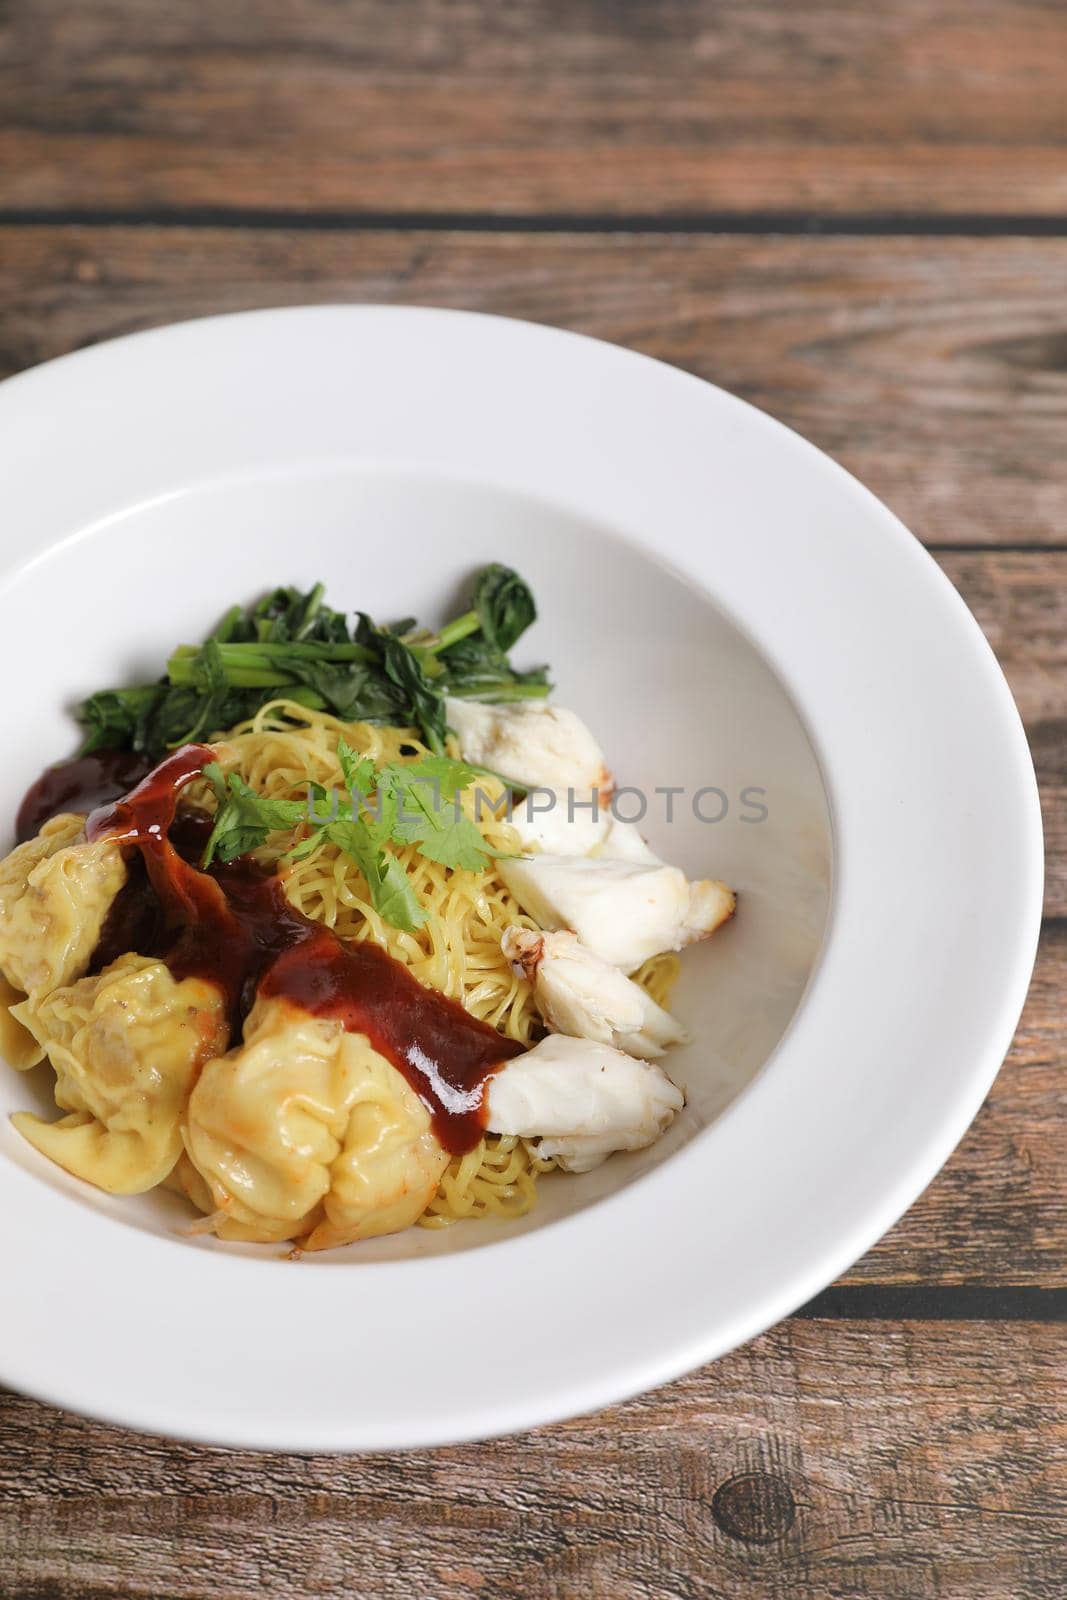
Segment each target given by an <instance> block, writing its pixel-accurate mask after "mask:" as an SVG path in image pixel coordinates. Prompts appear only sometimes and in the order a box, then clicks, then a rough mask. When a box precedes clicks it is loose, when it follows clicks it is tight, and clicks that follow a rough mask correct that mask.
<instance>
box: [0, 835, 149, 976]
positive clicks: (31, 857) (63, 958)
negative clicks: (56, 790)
mask: <svg viewBox="0 0 1067 1600" xmlns="http://www.w3.org/2000/svg"><path fill="white" fill-rule="evenodd" d="M125 882H126V863H125V862H124V860H123V858H122V851H121V849H120V848H119V846H118V845H117V844H116V843H115V842H114V840H112V839H99V840H97V842H96V843H95V844H89V843H88V841H87V840H86V837H85V818H84V817H79V816H75V815H73V814H70V813H64V814H63V815H62V816H58V817H52V818H51V819H50V820H49V821H48V822H46V823H45V824H44V827H43V828H42V829H41V831H40V833H38V834H37V835H36V837H35V838H33V839H28V840H27V841H26V843H25V844H20V845H18V846H17V847H16V848H15V849H14V850H12V852H11V854H10V855H9V856H6V857H5V858H4V860H3V861H0V972H2V973H3V975H4V977H5V978H7V980H8V982H9V983H11V984H13V985H14V987H15V988H16V989H22V990H23V991H24V992H25V993H27V994H29V995H42V994H47V993H48V992H49V990H51V989H57V988H59V987H60V985H61V984H67V983H71V982H73V980H74V979H75V978H80V977H81V975H82V973H83V972H84V971H85V970H86V968H87V967H88V965H89V960H90V957H91V956H92V953H93V951H94V950H95V948H96V945H97V941H98V940H99V938H100V930H101V928H102V927H103V925H104V918H105V917H106V916H107V913H108V911H109V910H110V909H111V902H112V901H113V900H114V898H115V896H116V895H117V894H118V892H119V890H120V889H121V888H122V886H123V884H124V883H125Z"/></svg>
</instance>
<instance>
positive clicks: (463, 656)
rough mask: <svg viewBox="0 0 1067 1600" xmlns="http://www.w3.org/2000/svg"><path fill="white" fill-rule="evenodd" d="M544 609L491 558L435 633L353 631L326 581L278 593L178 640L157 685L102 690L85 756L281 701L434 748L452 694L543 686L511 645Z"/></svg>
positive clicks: (177, 737)
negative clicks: (326, 592)
mask: <svg viewBox="0 0 1067 1600" xmlns="http://www.w3.org/2000/svg"><path fill="white" fill-rule="evenodd" d="M536 615H537V610H536V607H535V605H534V601H533V596H532V595H531V593H530V591H529V589H528V587H527V586H526V584H525V583H524V582H523V580H522V579H521V578H520V577H519V575H518V574H517V573H516V572H512V571H511V569H510V568H508V567H504V566H501V565H499V564H498V563H494V564H493V565H491V566H488V567H485V568H484V569H483V570H482V572H481V573H479V575H478V577H477V578H476V580H475V583H474V588H473V592H472V595H471V605H470V607H469V609H468V610H467V611H465V612H463V613H462V614H461V615H460V616H458V617H455V618H453V620H452V621H451V622H449V623H447V624H446V625H445V627H443V628H442V629H441V631H440V632H439V633H437V634H434V633H430V632H427V631H426V630H425V629H420V628H418V627H416V625H415V622H414V620H413V619H411V618H405V619H404V621H402V622H398V623H396V624H394V626H393V627H391V628H383V627H378V626H377V625H376V624H375V623H373V622H372V621H371V620H370V618H369V617H367V616H366V615H364V614H363V613H357V618H356V624H355V627H354V628H350V626H349V623H348V620H347V618H346V616H345V614H344V612H341V611H335V610H333V609H332V608H331V607H330V606H327V605H326V604H325V602H324V599H323V587H322V585H321V584H316V585H315V586H314V587H313V588H311V589H309V590H308V591H307V592H306V593H302V592H301V591H300V590H299V589H294V588H279V589H273V590H272V591H271V592H270V593H269V594H267V595H265V596H264V597H263V599H262V600H260V601H259V602H258V603H257V604H256V605H254V606H251V607H249V608H248V609H247V610H245V609H242V608H241V607H240V606H231V607H230V609H229V611H227V612H226V614H225V616H224V617H223V618H222V620H221V622H220V623H219V625H218V627H217V628H216V629H215V630H214V632H213V634H212V635H211V637H210V638H209V639H208V640H207V641H206V642H205V643H204V644H203V645H200V646H195V645H179V646H178V648H177V649H176V650H175V651H174V652H173V653H172V655H171V657H170V660H169V661H168V663H167V676H166V678H164V679H162V680H161V681H160V682H159V683H152V684H138V685H135V686H134V687H132V688H128V689H104V690H101V691H99V692H98V693H97V694H93V695H90V696H89V698H88V699H87V700H85V701H84V702H83V703H82V705H81V706H80V707H79V710H78V719H79V721H80V722H81V723H82V726H83V727H84V729H85V741H84V743H83V746H82V750H83V752H87V751H90V750H98V749H101V748H104V747H109V748H113V749H120V750H124V749H132V750H138V751H143V752H145V753H146V754H149V755H154V756H162V755H163V754H164V753H165V752H166V751H167V750H168V749H170V748H173V747H174V746H175V745H179V744H183V743H186V742H188V741H190V740H194V739H204V738H210V737H211V735H212V734H214V733H217V732H218V731H219V730H220V729H222V728H227V727H231V726H232V725H233V724H234V723H237V722H242V721H244V720H245V719H247V718H249V717H252V716H254V715H255V713H256V711H258V710H259V708H260V706H262V705H264V704H266V702H267V701H268V700H273V699H277V698H278V697H279V696H283V697H284V698H286V699H289V700H295V701H296V702H297V703H298V704H300V705H303V706H307V707H309V708H310V709H312V710H318V711H329V712H331V713H332V714H333V715H334V716H337V717H340V718H341V719H342V720H343V721H346V722H377V723H386V724H391V725H393V726H396V727H410V726H415V727H417V728H418V729H419V730H420V732H421V734H422V737H423V739H424V740H425V742H426V743H427V745H429V747H430V749H431V750H433V751H435V752H436V753H437V754H441V753H443V751H444V741H445V735H446V732H447V720H446V714H445V696H446V695H460V696H462V695H466V696H477V697H479V698H481V699H485V700H494V701H508V700H525V699H529V698H538V697H542V696H544V695H546V694H547V693H548V689H549V684H548V680H547V677H546V674H545V669H544V668H543V667H539V668H535V669H533V670H532V671H525V672H519V671H516V670H515V668H513V667H512V665H511V663H510V661H509V660H508V651H509V650H510V649H511V648H512V646H513V645H514V644H515V642H516V641H517V640H518V639H519V638H520V636H521V635H522V634H523V633H524V632H525V630H526V629H527V628H528V627H529V625H530V623H531V622H533V620H534V618H535V617H536Z"/></svg>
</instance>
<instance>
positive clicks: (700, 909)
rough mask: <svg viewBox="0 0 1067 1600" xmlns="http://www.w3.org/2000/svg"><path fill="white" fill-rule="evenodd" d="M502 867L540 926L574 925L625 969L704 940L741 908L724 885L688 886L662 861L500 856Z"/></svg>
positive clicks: (510, 885)
mask: <svg viewBox="0 0 1067 1600" xmlns="http://www.w3.org/2000/svg"><path fill="white" fill-rule="evenodd" d="M497 866H498V870H499V872H500V875H501V877H502V878H503V879H504V882H505V883H506V884H507V886H508V888H509V889H510V890H511V892H512V894H513V895H514V896H515V898H516V900H517V901H518V902H519V905H520V906H521V907H522V909H523V910H524V911H525V912H527V913H528V915H529V916H531V917H532V918H533V920H534V921H535V922H536V923H537V924H538V926H539V927H542V928H547V929H553V930H555V929H559V928H569V929H570V930H571V931H572V932H573V933H576V934H577V935H578V937H579V939H580V940H581V941H582V943H583V944H584V945H585V946H586V948H587V949H589V950H592V951H594V952H595V953H596V954H597V955H598V956H601V957H602V958H603V960H605V961H609V962H610V963H611V965H612V966H614V967H620V968H621V969H622V971H623V972H633V971H634V970H635V969H636V968H637V967H639V966H640V965H641V963H642V962H643V961H647V960H648V959H649V957H650V956H655V955H659V953H660V952H661V951H662V950H681V949H683V948H684V947H685V946H686V945H688V944H693V943H694V942H695V941H696V940H697V939H703V938H705V937H706V936H707V935H708V934H709V933H713V932H714V930H715V929H716V928H717V927H718V926H719V925H720V923H723V922H725V921H726V919H727V918H728V917H730V916H732V915H733V911H734V906H735V904H736V901H735V897H734V895H733V893H732V891H731V890H729V889H728V888H727V887H726V885H725V884H722V883H716V882H714V881H713V880H711V879H708V880H704V881H702V882H699V883H690V882H689V881H688V880H687V878H686V876H685V873H684V872H682V871H681V869H680V868H679V867H668V866H664V865H663V864H662V863H655V864H654V863H652V862H643V861H626V860H622V861H620V860H606V859H604V858H602V857H597V856H580V857H574V856H550V855H542V856H530V857H528V858H522V859H520V860H507V859H506V858H504V857H501V859H500V860H499V862H498V863H497Z"/></svg>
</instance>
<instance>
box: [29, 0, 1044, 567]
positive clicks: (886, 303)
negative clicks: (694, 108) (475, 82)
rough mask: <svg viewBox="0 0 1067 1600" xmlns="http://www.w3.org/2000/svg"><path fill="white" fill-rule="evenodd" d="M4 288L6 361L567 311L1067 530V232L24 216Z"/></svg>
mask: <svg viewBox="0 0 1067 1600" xmlns="http://www.w3.org/2000/svg"><path fill="white" fill-rule="evenodd" d="M219 9H220V11H225V10H226V9H227V8H219ZM162 14H163V13H162V12H160V15H162ZM1064 15H1065V17H1067V11H1065V12H1064ZM1065 170H1067V163H1065ZM0 292H2V294H3V300H4V308H5V310H4V317H3V319H2V323H0V373H3V374H5V375H6V374H8V373H10V372H12V371H15V370H18V369H19V368H21V367H25V366H29V365H31V364H33V363H34V362H36V361H40V360H43V359H45V358H46V357H48V356H52V355H57V354H60V353H62V352H64V351H66V350H69V349H72V348H74V347H76V346H78V345H80V344H84V343H86V342H91V341H95V340H97V339H101V338H105V337H107V336H109V335H111V334H115V333H121V332H124V331H128V330H130V329H133V328H140V327H146V326H149V325H152V324H155V323H159V322H165V321H168V320H170V319H173V318H180V317H188V316H195V315H200V314H203V313H206V312H210V311H225V310H237V309H242V308H245V307H249V306H262V305H269V304H289V303H295V302H301V301H324V300H343V301H353V300H366V301H388V302H393V303H397V302H408V303H412V302H415V303H423V304H439V305H450V306H460V307H466V308H471V309H476V310H485V311H495V312H499V313H503V314H505V315H509V316H519V317H527V318H530V319H532V320H534V321H543V322H554V323H559V324H561V325H562V326H564V327H569V328H575V329H578V330H579V331H582V332H586V333H592V334H595V335H597V336H599V337H602V338H605V339H611V340H615V341H617V342H619V343H622V344H628V345H632V346H633V347H634V348H636V349H639V350H643V351H645V352H647V353H648V354H650V355H654V356H659V357H661V358H662V359H664V360H666V361H671V362H674V363H676V364H678V365H680V366H682V367H685V368H688V369H689V370H691V371H694V372H697V373H699V374H700V375H701V376H703V377H707V378H710V379H712V380H713V381H715V382H718V383H720V384H722V385H723V386H724V387H726V388H728V389H731V390H733V391H734V392H735V393H737V394H740V395H742V396H744V397H745V398H747V399H749V400H752V401H753V402H754V403H755V404H756V405H759V406H763V407H765V408H766V409H767V410H769V411H771V412H773V413H774V414H775V415H777V416H779V417H781V418H782V420H783V421H785V422H788V423H790V424H791V425H792V426H794V427H796V428H798V429H799V430H800V431H801V432H802V433H804V434H806V435H807V436H808V437H809V438H811V439H812V440H813V441H814V442H815V443H816V444H818V445H821V446H822V447H823V448H824V449H826V450H828V451H829V452H830V453H831V454H832V455H835V456H836V457H837V458H838V459H840V460H841V461H842V462H844V464H845V465H846V466H848V467H849V468H850V469H851V470H852V471H854V472H855V473H856V474H857V475H858V476H859V477H860V478H862V479H863V480H864V482H866V483H868V484H869V485H870V486H871V488H873V489H874V490H875V492H876V493H877V494H880V495H881V496H883V498H885V499H886V501H887V502H888V503H889V504H890V505H891V506H893V508H894V509H895V510H896V511H898V512H899V513H900V515H901V516H902V517H903V518H904V519H905V521H907V522H908V524H909V526H911V527H912V528H913V529H914V530H915V532H916V533H917V534H918V535H919V536H920V537H922V538H924V539H925V540H927V541H931V542H937V543H941V544H961V543H962V544H967V545H970V544H975V543H988V542H1005V541H1006V542H1009V543H1013V544H1015V543H1027V544H1030V543H1034V542H1039V541H1046V542H1062V541H1063V540H1064V537H1065V524H1064V516H1063V476H1062V459H1063V451H1062V441H1063V438H1064V434H1065V430H1067V374H1065V371H1064V335H1063V305H1064V301H1065V299H1067V240H1057V239H1048V240H1032V239H1002V240H981V241H979V240H958V239H937V240H933V239H931V240H927V241H925V242H924V243H923V245H922V247H921V248H917V247H916V245H915V242H914V241H913V240H907V239H860V238H854V239H844V238H821V239H795V238H786V237H781V236H775V237H769V238H752V237H748V238H725V237H720V238H696V237H689V236H672V237H669V238H659V237H638V236H633V235H630V236H608V235H599V236H593V237H584V236H583V237H577V236H563V235H553V236H548V237H542V236H529V235H525V236H524V235H516V234H508V235H501V236H472V235H467V234H456V233H443V234H438V233H417V234H413V235H405V234H395V233H392V234H391V233H380V232H369V233H323V232H318V233H304V232H300V233H294V232H284V233H279V232H260V231H254V230H241V229H228V230H225V229H204V230H198V229H163V230H160V229H151V228H143V229H142V228H138V229H121V228H120V229H99V228H98V229H85V228H57V229H51V228H45V229H34V228H30V229H17V228H15V229H5V230H3V231H2V232H0Z"/></svg>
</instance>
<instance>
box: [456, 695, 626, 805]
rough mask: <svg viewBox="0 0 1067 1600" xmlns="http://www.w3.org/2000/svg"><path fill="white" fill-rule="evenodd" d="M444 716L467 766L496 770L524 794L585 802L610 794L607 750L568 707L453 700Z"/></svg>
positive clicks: (535, 703) (540, 703) (537, 703)
mask: <svg viewBox="0 0 1067 1600" xmlns="http://www.w3.org/2000/svg"><path fill="white" fill-rule="evenodd" d="M445 711H446V713H447V716H448V722H449V726H450V727H451V728H452V729H453V731H454V732H455V735H456V738H457V739H458V741H459V749H460V754H461V756H462V757H463V759H464V761H471V762H473V763H474V764H475V765H476V766H480V767H491V768H492V770H493V771H494V772H499V773H500V774H501V775H502V776H503V777H505V778H508V779H510V780H511V782H512V783H514V784H516V785H518V786H520V787H522V788H524V789H551V790H562V791H564V792H566V791H567V790H572V791H573V792H574V793H575V794H576V795H582V796H583V797H584V796H587V795H589V794H591V793H592V791H593V790H594V789H599V790H600V791H601V792H602V793H603V794H604V795H607V793H608V792H609V790H610V787H611V779H610V777H609V775H608V772H607V769H606V767H605V765H604V753H603V751H602V750H601V748H600V746H599V745H598V744H597V742H596V740H595V739H594V738H593V735H592V734H591V733H590V732H589V729H588V728H587V727H586V725H585V723H584V722H583V721H582V719H581V717H579V716H577V715H576V714H575V713H574V712H573V711H567V710H565V709H564V707H563V706H550V705H546V704H545V702H544V701H540V700H539V701H536V702H528V703H525V704H521V705H510V706H492V705H484V704H483V703H482V702H480V701H477V700H458V699H454V698H452V697H449V698H448V699H446V701H445Z"/></svg>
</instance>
